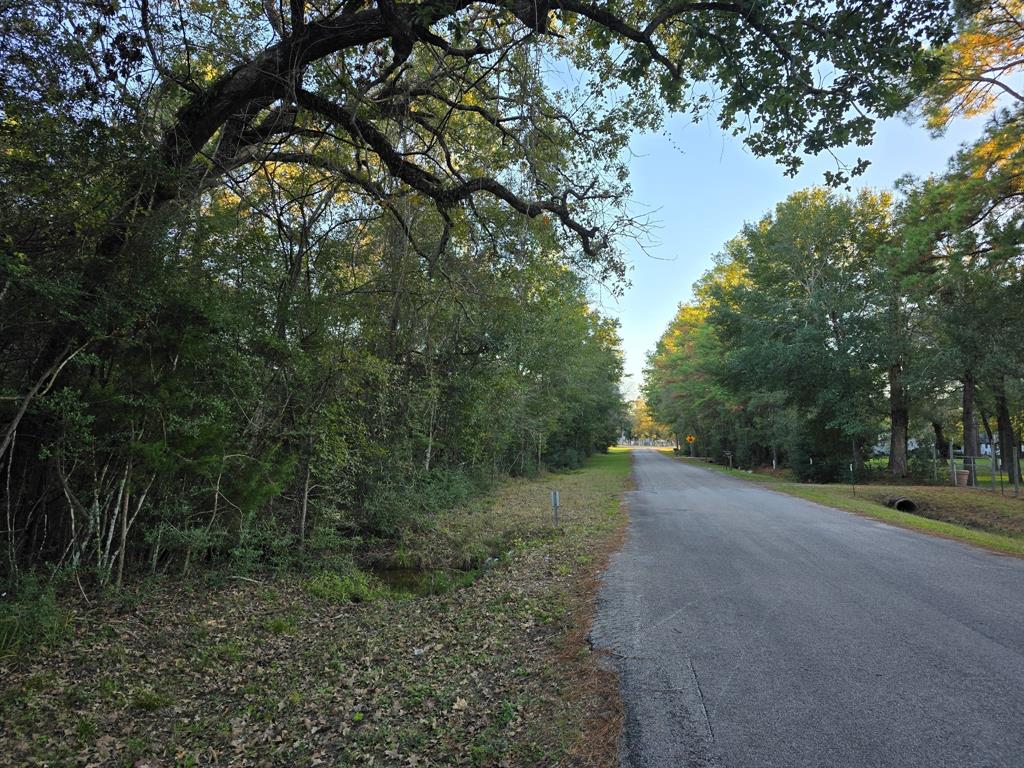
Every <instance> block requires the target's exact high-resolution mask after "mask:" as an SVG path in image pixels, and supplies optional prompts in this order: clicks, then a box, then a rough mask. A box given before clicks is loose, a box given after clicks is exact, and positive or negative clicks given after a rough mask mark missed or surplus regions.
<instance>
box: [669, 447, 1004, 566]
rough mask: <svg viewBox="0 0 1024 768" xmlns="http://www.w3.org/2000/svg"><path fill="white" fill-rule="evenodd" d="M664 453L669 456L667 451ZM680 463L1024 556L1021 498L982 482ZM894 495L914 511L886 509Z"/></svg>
mask: <svg viewBox="0 0 1024 768" xmlns="http://www.w3.org/2000/svg"><path fill="white" fill-rule="evenodd" d="M665 453H667V454H668V455H671V454H672V452H671V449H668V450H666V451H665ZM678 460H679V461H688V462H694V463H696V464H698V465H699V466H701V467H705V468H708V469H711V470H713V471H716V472H722V473H724V474H727V475H731V476H733V477H738V478H742V479H744V480H748V481H750V482H755V483H761V484H764V485H767V486H769V487H770V488H771V489H772V490H775V491H780V492H782V493H788V494H789V495H791V496H797V497H799V498H802V499H807V500H808V501H814V502H817V503H819V504H824V505H825V506H829V507H834V508H836V509H842V510H845V511H847V512H854V513H856V514H859V515H865V516H867V517H872V518H875V519H877V520H882V521H884V522H887V523H891V524H893V525H898V526H900V527H903V528H910V529H913V530H918V531H924V532H926V533H931V534H935V535H938V536H945V537H947V538H952V539H958V540H960V541H966V542H969V543H971V544H976V545H978V546H982V547H986V548H988V549H992V550H995V551H997V552H1004V553H1007V554H1013V555H1024V499H1017V498H1013V497H1012V496H1009V495H1008V496H1002V495H1000V494H999V493H998V492H996V493H992V491H991V490H989V488H990V487H991V486H989V485H985V484H983V483H979V487H978V488H957V487H954V486H953V485H948V486H937V485H895V484H883V483H871V484H868V485H858V486H857V487H856V488H853V487H851V486H849V485H839V484H834V485H815V484H810V483H796V482H793V481H792V480H791V479H788V478H786V477H785V476H783V477H779V476H774V475H772V474H770V473H760V472H746V471H743V470H731V469H729V468H728V467H722V466H719V465H717V464H709V463H706V462H704V461H703V460H700V459H690V458H686V457H678ZM979 469H980V467H979ZM980 474H981V472H980V471H979V475H980ZM897 497H906V498H909V499H911V500H913V501H914V503H915V504H916V505H917V512H916V513H914V514H910V513H907V512H898V511H897V510H895V509H890V508H889V507H887V506H885V502H886V500H887V499H892V498H897Z"/></svg>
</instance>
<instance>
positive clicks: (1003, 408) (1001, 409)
mask: <svg viewBox="0 0 1024 768" xmlns="http://www.w3.org/2000/svg"><path fill="white" fill-rule="evenodd" d="M995 395H996V430H997V431H998V432H999V452H1000V459H999V467H1000V469H1005V470H1009V473H1010V476H1009V482H1010V484H1011V485H1012V484H1013V482H1014V479H1016V480H1017V481H1018V482H1019V481H1020V466H1019V465H1018V464H1017V463H1016V462H1014V460H1013V449H1014V448H1015V447H1016V445H1017V435H1016V434H1015V433H1014V431H1013V422H1011V421H1010V407H1009V405H1008V403H1007V402H1006V382H1005V380H1004V379H1003V377H1000V378H999V381H998V384H997V385H996V389H995Z"/></svg>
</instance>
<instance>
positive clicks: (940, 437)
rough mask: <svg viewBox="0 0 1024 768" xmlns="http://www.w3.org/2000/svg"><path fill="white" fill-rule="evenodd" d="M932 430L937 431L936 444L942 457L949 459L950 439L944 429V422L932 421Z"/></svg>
mask: <svg viewBox="0 0 1024 768" xmlns="http://www.w3.org/2000/svg"><path fill="white" fill-rule="evenodd" d="M932 431H933V432H934V433H935V445H936V450H937V452H938V455H939V458H940V459H949V440H947V439H946V433H945V432H943V430H942V422H939V421H932Z"/></svg>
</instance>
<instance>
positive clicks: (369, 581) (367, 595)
mask: <svg viewBox="0 0 1024 768" xmlns="http://www.w3.org/2000/svg"><path fill="white" fill-rule="evenodd" d="M305 589H306V591H307V592H308V593H309V594H311V595H313V597H318V598H320V599H321V600H327V601H329V602H332V603H372V602H373V601H375V600H379V599H381V598H383V597H387V596H389V595H390V590H389V589H388V588H387V587H386V586H384V585H383V584H381V583H380V581H379V580H377V579H376V578H375V577H373V576H371V575H370V574H368V573H366V572H365V571H360V570H354V571H351V572H349V573H344V574H342V573H337V572H336V571H321V572H320V573H318V574H316V575H315V576H313V577H312V578H310V579H308V580H307V581H306V583H305Z"/></svg>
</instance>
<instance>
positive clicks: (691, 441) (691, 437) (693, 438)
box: [686, 435, 697, 445]
mask: <svg viewBox="0 0 1024 768" xmlns="http://www.w3.org/2000/svg"><path fill="white" fill-rule="evenodd" d="M686 442H688V443H689V444H690V445H693V444H694V443H696V442H697V436H696V435H687V436H686Z"/></svg>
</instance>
